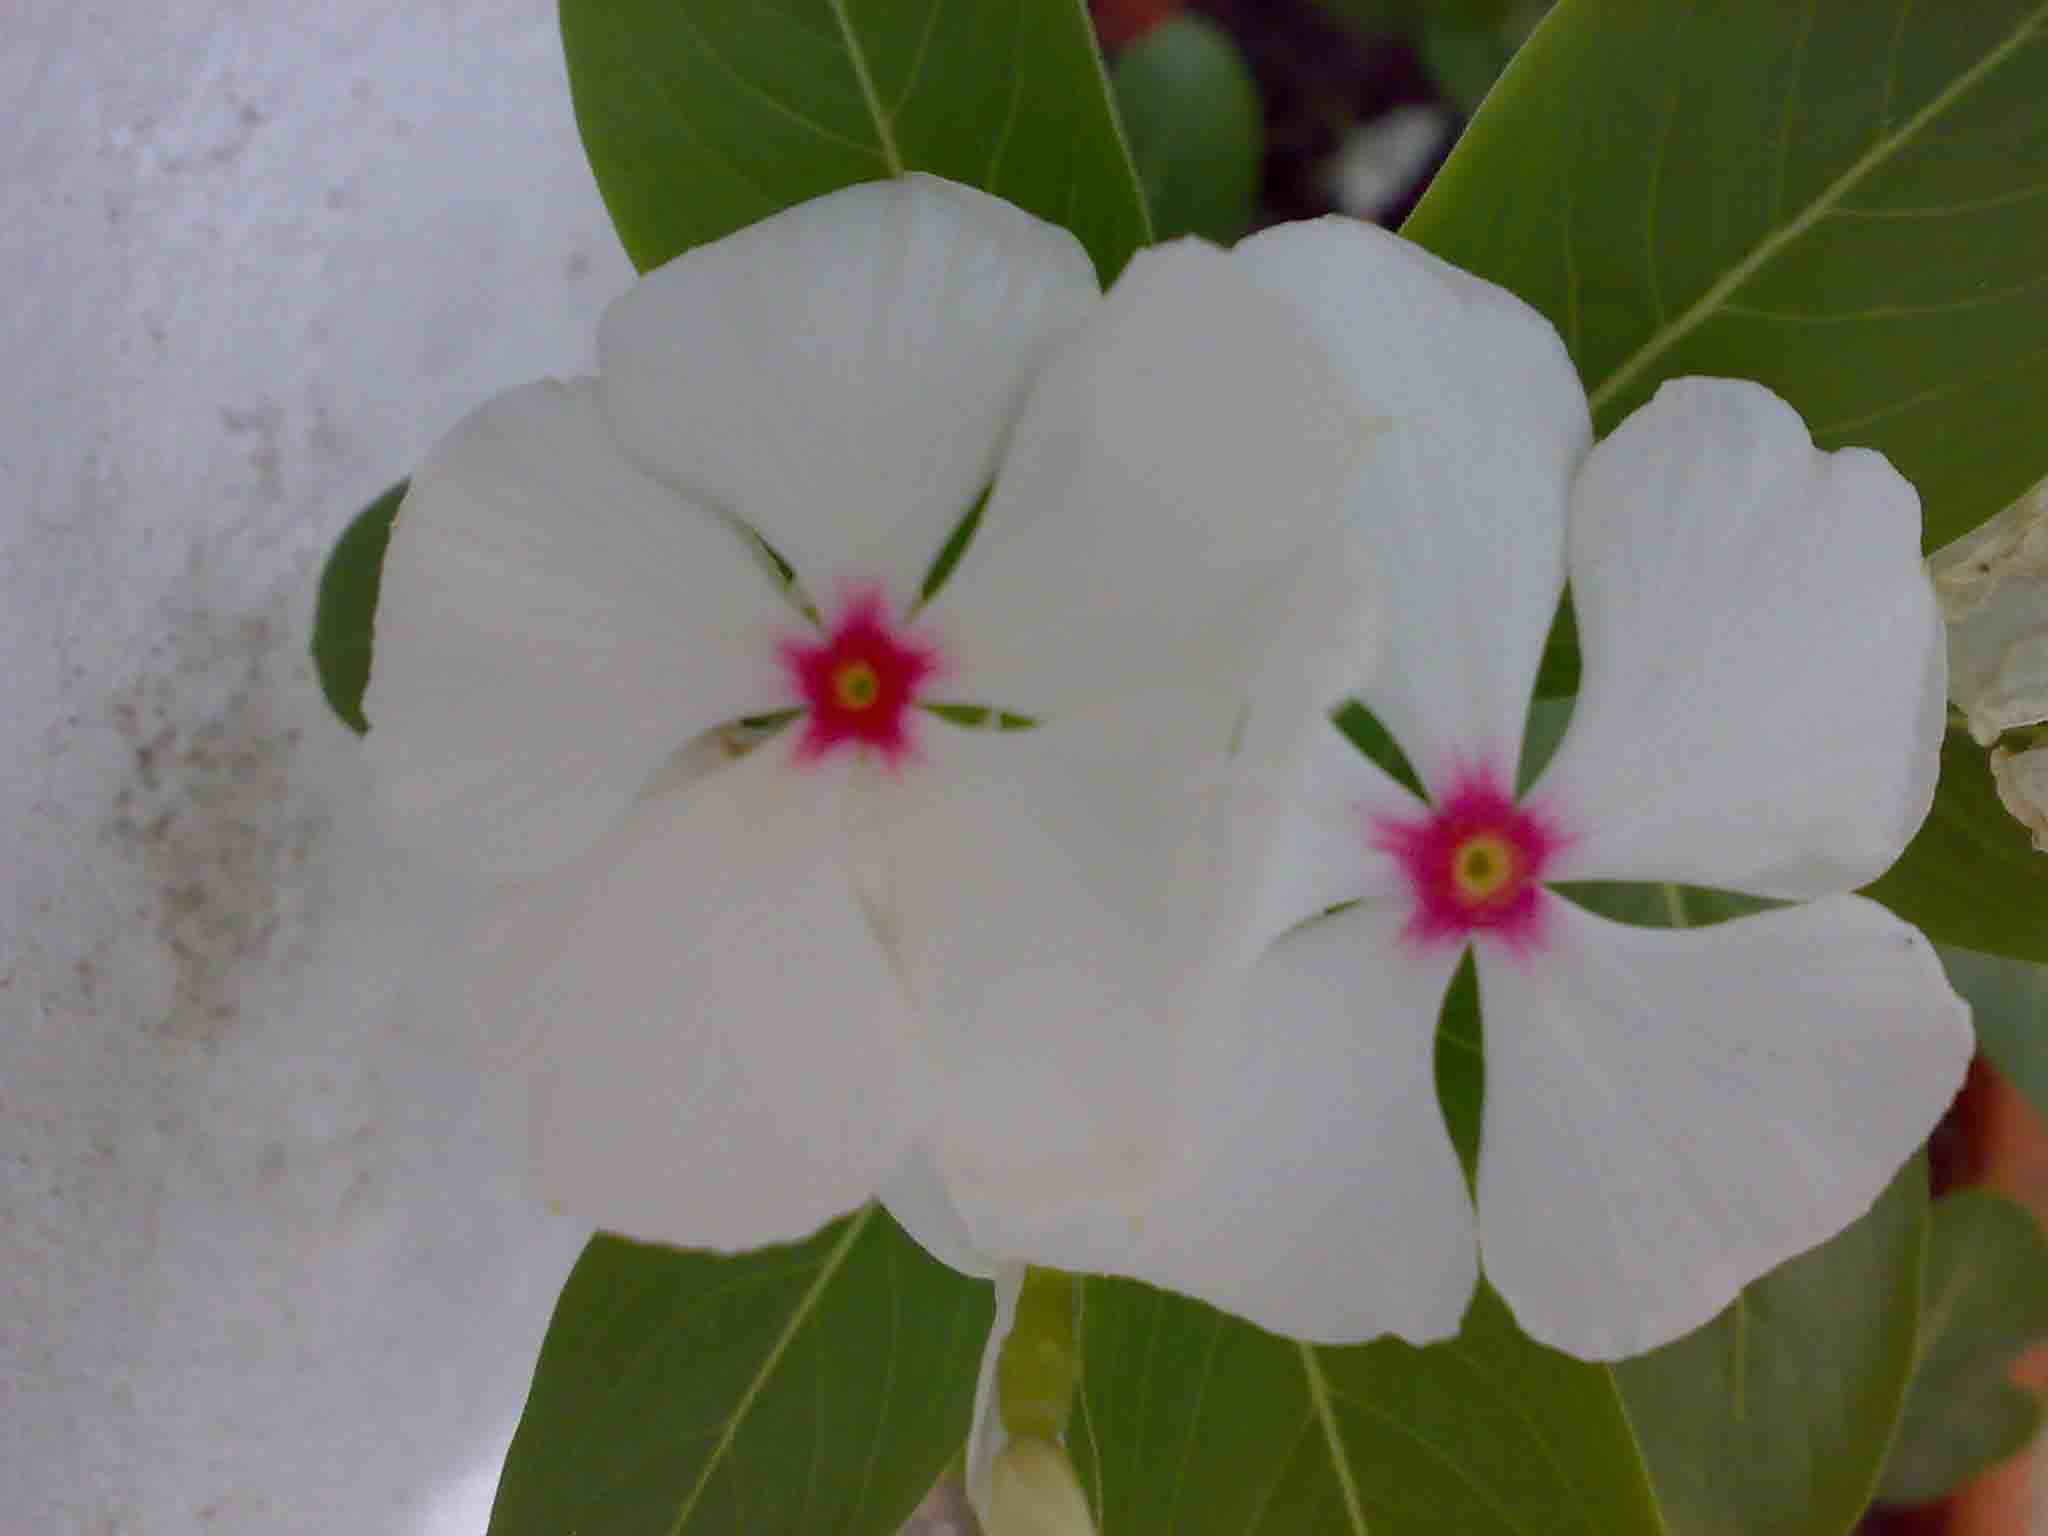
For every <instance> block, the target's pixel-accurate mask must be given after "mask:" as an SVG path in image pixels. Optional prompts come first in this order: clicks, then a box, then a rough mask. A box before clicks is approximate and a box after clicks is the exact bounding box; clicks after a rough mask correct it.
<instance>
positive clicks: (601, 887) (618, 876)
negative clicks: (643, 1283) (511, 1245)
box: [465, 740, 930, 1249]
mask: <svg viewBox="0 0 2048 1536" xmlns="http://www.w3.org/2000/svg"><path fill="white" fill-rule="evenodd" d="M789 752H790V746H789V743H788V742H787V741H786V740H782V741H776V742H771V743H769V744H768V745H766V746H764V747H762V748H760V749H758V750H757V751H755V752H754V753H753V754H751V755H750V756H748V757H745V758H742V759H741V760H740V761H738V762H736V763H734V764H732V765H731V766H729V767H726V768H723V769H721V770H719V771H718V772H717V773H714V774H712V775H711V776H710V777H708V778H706V779H703V780H701V781H699V782H698V783H696V784H694V785H693V786H692V787H691V788H690V789H689V790H688V791H687V792H686V793H684V794H680V795H676V796H671V797H667V798H664V799H662V800H658V801H652V802H649V803H647V804H645V805H643V806H641V807H640V808H639V809H637V810H636V811H635V812H634V814H633V815H632V817H631V818H630V819H629V820H628V821H627V822H626V823H625V824H624V825H622V826H621V827H619V828H618V829H617V830H615V831H614V832H613V833H612V834H610V835H609V836H608V837H607V838H606V839H605V840H604V841H603V842H602V843H601V844H600V845H599V846H598V847H597V848H596V849H594V850H593V851H592V852H591V853H590V854H589V855H588V856H587V857H586V858H585V859H583V860H581V861H579V862H578V863H577V864H576V865H575V866H573V867H572V868H570V869H567V870H564V871H561V872H559V873H558V874H556V875H555V876H553V877H551V879H550V880H548V881H545V882H542V883H541V884H540V885H539V886H538V887H536V893H535V895H534V896H533V897H532V898H530V899H531V900H532V901H533V902H534V904H535V905H534V917H535V918H536V919H542V920H546V921H551V922H553V923H555V924H557V925H559V931H557V932H555V933H553V934H552V935H550V934H548V933H546V932H544V931H540V925H539V923H538V922H532V923H528V924H527V925H526V935H527V939H528V942H527V943H525V944H524V945H515V944H509V943H505V942H502V941H501V942H499V943H498V944H497V945H496V946H495V950H494V952H491V953H488V954H486V955H483V956H480V957H479V958H480V959H482V960H484V961H485V962H487V963H485V964H482V965H479V966H477V967H476V968H474V969H473V971H472V972H471V974H470V975H469V977H468V978H467V986H466V989H465V990H466V997H467V1005H468V1008H469V1011H470V1013H471V1015H472V1017H473V1018H474V1019H475V1020H476V1021H478V1022H477V1025H476V1027H477V1028H479V1029H488V1030H491V1031H493V1032H495V1034H496V1036H497V1038H498V1039H499V1040H501V1041H502V1042H503V1045H504V1051H505V1060H506V1070H507V1071H510V1072H516V1073H519V1074H521V1075H522V1077H523V1079H524V1081H525V1082H526V1083H527V1085H528V1088H529V1091H530V1094H531V1115H532V1121H531V1133H532V1161H533V1176H534V1181H535V1184H536V1186H537V1188H538V1190H539V1192H540V1193H541V1194H542V1195H544V1196H546V1197H547V1198H550V1199H552V1200H555V1201H557V1202H559V1203H560V1205H561V1206H562V1208H563V1209H565V1210H567V1211H569V1212H571V1213H573V1214H575V1215H577V1216H580V1217H581V1218H583V1219H584V1220H586V1221H589V1222H591V1223H593V1224H594V1225H597V1226H600V1227H605V1228H607V1229H610V1230H613V1231H617V1232H623V1233H626V1234H628V1235H630V1236H633V1237H638V1238H644V1239H652V1240H658V1241H663V1242H670V1243H677V1244H687V1245H691V1246H703V1247H712V1248H727V1249H732V1248H747V1247H752V1246H755V1245H758V1244H760V1243H765V1242H774V1241H779V1240H784V1239H788V1238H792V1237H796V1236H800V1235H801V1234H803V1233H805V1232H807V1231H809V1230H811V1229H812V1228H814V1227H816V1226H817V1225H818V1224H819V1223H820V1222H822V1221H825V1220H826V1219H828V1218H830V1217H832V1216H835V1215H837V1214H839V1213H840V1212H842V1211H845V1210H848V1209H850V1208H851V1207H853V1206H855V1205H858V1204H860V1203H861V1202H862V1201H864V1200H866V1199H868V1198H869V1197H870V1196H872V1195H873V1194H874V1193H875V1192H876V1190H877V1189H878V1188H880V1186H881V1184H882V1183H883V1181H884V1180H885V1179H886V1178H887V1177H888V1176H889V1175H890V1174H891V1173H892V1172H893V1171H894V1170H895V1169H896V1168H898V1167H899V1166H900V1165H901V1164H902V1162H903V1160H904V1156H905V1154H906V1152H907V1151H908V1149H909V1147H910V1146H911V1145H912V1144H913V1143H914V1142H915V1141H916V1139H917V1138H918V1137H919V1136H920V1135H921V1134H922V1133H923V1131H924V1129H925V1126H926V1122H927V1114H928V1109H929V1104H930V1086H929V1081H928V1079H927V1078H926V1076H925V1074H924V1068H923V1063H922V1059H921V1057H920V1055H919V1053H918V1052H917V1050H916V1048H915V1044H914V1042H913V1040H912V1039H911V1035H910V1028H909V1023H908V1020H907V1017H906V1014H905V1009H904V1004H903V1001H902V997H901V993H900V991H899V989H898V985H897V982H896V978H895V976H894V975H893V973H892V972H891V970H890V967H889V963H888V959H887V957H886V955H885V954H884V952H883V950H882V948H881V945H880V944H879V943H878V942H877V940H876V938H875V935H874V933H873V931H872V929H871V927H870V925H869V921H868V918H867V916H866V913H865V910H864V908H863V904H862V902H861V900H860V898H859V896H858V894H857V892H856V890H855V887H854V883H853V880H852V876H851V874H850V873H849V869H848V863H847V859H846V835H845V827H844V815H845V797H844V794H843V792H840V786H839V785H838V784H836V783H835V782H834V781H833V780H832V779H831V778H830V777H828V776H824V775H819V774H815V773H811V774H806V773H802V772H800V771H798V770H795V769H793V768H792V767H791V766H790V764H789V762H788V756H789Z"/></svg>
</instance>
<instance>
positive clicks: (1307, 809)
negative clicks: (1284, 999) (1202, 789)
mask: <svg viewBox="0 0 2048 1536" xmlns="http://www.w3.org/2000/svg"><path fill="white" fill-rule="evenodd" d="M1266 782H1267V783H1268V784H1269V785H1271V786H1272V787H1273V789H1274V791H1275V793H1276V797H1277V798H1278V799H1279V801H1280V802H1281V808H1280V811H1279V814H1278V815H1276V816H1275V817H1273V819H1272V821H1271V823H1270V824H1269V825H1267V826H1265V827H1263V828H1261V829H1260V831H1261V835H1263V836H1265V837H1266V838H1267V839H1268V846H1267V849H1266V851H1265V856H1264V861H1263V862H1264V869H1265V877H1266V879H1267V881H1268V894H1267V897H1266V900H1265V903H1264V911H1263V913H1262V916H1261V917H1260V919H1259V920H1258V925H1257V929H1256V937H1257V938H1258V939H1260V940H1265V939H1270V938H1276V937H1278V936H1279V935H1280V934H1281V933H1284V932H1285V931H1286V930H1287V929H1289V928H1291V927H1293V926H1294V925H1295V924H1297V923H1300V922H1303V921H1305V920H1307V919H1309V918H1312V917H1314V916H1316V915H1317V914H1319V913H1322V912H1325V911H1327V910H1329V909H1330V908H1331V907H1334V906H1337V905H1339V904H1340V903H1343V902H1349V901H1359V900H1368V901H1376V900H1386V899H1389V898H1395V897H1399V896H1400V895H1402V894H1403V893H1404V892H1405V891H1406V889H1407V887H1406V883H1405V881H1404V879H1403V877H1402V874H1401V869H1400V866H1399V865H1398V864H1396V863H1395V862H1394V861H1393V860H1392V859H1390V858H1389V857H1387V855H1386V854H1384V853H1382V852H1380V851H1379V850H1377V849H1375V848H1374V847H1373V846H1372V828H1373V824H1374V822H1375V821H1376V820H1380V819H1389V820H1395V821H1412V820H1414V819H1415V818H1416V817H1417V816H1418V815H1421V814H1425V811H1424V807H1423V805H1422V802H1421V801H1419V800H1417V799H1416V798H1415V796H1414V795H1412V794H1411V793H1409V791H1408V790H1407V789H1406V788H1405V787H1404V786H1402V785H1400V784H1398V783H1396V782H1395V781H1394V779H1393V778H1392V777H1391V776H1390V775H1389V774H1388V773H1387V772H1386V771H1385V770H1384V769H1383V768H1381V767H1380V766H1379V764H1377V763H1375V762H1374V761H1373V760H1372V759H1371V758H1369V757H1367V756H1366V755H1365V754H1364V753H1363V752H1360V751H1359V750H1358V749H1357V748H1356V747H1355V746H1353V745H1352V744H1351V742H1350V741H1349V740H1348V739H1347V738H1346V737H1345V736H1344V733H1343V732H1341V731H1340V730H1338V729H1337V728H1336V726H1334V725H1332V724H1330V723H1329V722H1328V721H1322V720H1319V721H1317V722H1316V729H1314V730H1313V731H1310V732H1308V733H1307V734H1306V736H1305V738H1304V739H1303V741H1302V743H1301V746H1300V749H1299V751H1298V753H1297V754H1296V756H1295V757H1294V758H1293V759H1292V760H1291V761H1288V762H1283V763H1280V764H1277V765H1275V766H1274V767H1273V768H1271V769H1270V770H1268V772H1267V775H1266Z"/></svg>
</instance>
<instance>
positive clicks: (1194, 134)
mask: <svg viewBox="0 0 2048 1536" xmlns="http://www.w3.org/2000/svg"><path fill="white" fill-rule="evenodd" d="M1114 81H1115V85H1116V99H1117V106H1118V108H1119V110H1120V111H1121V112H1122V114H1123V121H1124V134H1125V136H1126V138H1127V139H1128V140H1129V142H1130V146H1131V158H1132V159H1133V160H1134V161H1135V162H1136V163H1137V167H1138V179H1139V181H1140V182H1141V183H1143V185H1144V188H1145V200H1146V202H1147V203H1148V204H1149V205H1150V207H1151V210H1152V232H1153V235H1154V236H1155V237H1156V238H1157V239H1160V240H1169V239H1172V238H1173V237H1174V236H1175V235H1201V236H1203V237H1204V238H1205V239H1209V240H1214V241H1217V242H1218V243H1219V244H1226V245H1227V244H1229V243H1230V242H1231V241H1233V240H1235V239H1237V237H1238V236H1240V235H1242V234H1243V233H1244V232H1245V231H1246V230H1247V229H1249V228H1250V227H1251V222H1252V211H1253V204H1254V201H1255V200H1256V198H1257V196H1258V190H1259V157H1260V155H1261V154H1262V153H1264V148H1265V137H1266V130H1265V122H1264V119H1263V116H1262V113H1261V109H1260V105H1259V88H1258V85H1257V84H1256V83H1255V82H1254V81H1253V79H1252V75H1251V70H1250V69H1248V68H1247V67H1246V65H1245V62H1244V56H1243V55H1242V54H1241V53H1239V52H1238V48H1237V44H1236V43H1235V42H1233V41H1232V40H1231V37H1230V34H1229V33H1228V32H1225V31H1224V30H1223V29H1222V28H1221V27H1219V26H1217V25H1216V24H1215V23H1214V22H1212V21H1207V20H1205V19H1204V18H1202V17H1200V16H1196V15H1194V14H1192V13H1187V12H1184V13H1182V14H1181V15H1179V16H1175V17H1172V18H1171V19H1169V20H1167V21H1164V22H1162V23H1160V24H1159V25H1158V26H1156V27H1154V28H1153V29H1152V30H1151V31H1149V32H1147V33H1146V34H1145V35H1144V36H1143V37H1140V38H1139V39H1138V40H1137V41H1136V42H1134V43H1132V44H1131V45H1130V46H1129V47H1128V48H1126V49H1124V51H1123V52H1122V54H1120V55H1119V56H1118V58H1117V61H1116V72H1115V76H1114Z"/></svg>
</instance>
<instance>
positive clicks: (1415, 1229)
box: [1098, 903, 1478, 1344]
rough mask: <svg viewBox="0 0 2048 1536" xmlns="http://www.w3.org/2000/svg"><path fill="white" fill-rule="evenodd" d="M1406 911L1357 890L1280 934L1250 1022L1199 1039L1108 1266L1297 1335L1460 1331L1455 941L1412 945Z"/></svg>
mask: <svg viewBox="0 0 2048 1536" xmlns="http://www.w3.org/2000/svg"><path fill="white" fill-rule="evenodd" d="M1404 916H1405V914H1404V913H1403V912H1402V911H1401V910H1400V909H1399V908H1398V907H1397V906H1394V905H1392V904H1387V903H1365V904H1362V905H1360V906H1357V907H1352V908H1350V909H1348V910H1346V911H1343V912H1340V913H1337V914H1335V915H1333V916H1330V917H1326V918H1323V919H1321V920H1319V921H1316V922H1313V923H1310V924H1308V925H1307V926H1306V927H1304V928H1302V929H1300V930H1298V931H1297V932H1294V933H1291V934H1289V935H1288V936H1287V937H1286V938H1284V939H1282V940H1281V941H1280V942H1279V943H1278V944H1277V945H1275V946H1274V948H1273V950H1272V951H1271V952H1270V954H1268V956H1267V957H1266V958H1265V960H1264V961H1262V962H1261V963H1260V965H1259V967H1258V968H1257V970H1256V971H1254V972H1253V974H1252V980H1251V990H1250V994H1249V1001H1248V1003H1247V1005H1246V1009H1245V1019H1246V1022H1247V1025H1248V1027H1247V1028H1246V1029H1244V1030H1242V1031H1234V1032H1232V1034H1231V1036H1229V1037H1225V1038H1219V1039H1217V1040H1214V1041H1210V1042H1207V1043H1206V1044H1207V1048H1206V1049H1203V1050H1199V1051H1195V1052H1191V1053H1190V1055H1189V1057H1188V1067H1187V1071H1186V1075H1185V1077H1184V1078H1183V1079H1182V1081H1181V1083H1180V1086H1179V1090H1178V1093H1177V1098H1178V1101H1179V1110H1180V1116H1181V1122H1180V1126H1179V1131H1180V1136H1179V1138H1178V1139H1179V1140H1180V1143H1181V1144H1180V1146H1179V1148H1178V1149H1177V1155H1176V1158H1175V1161H1174V1166H1173V1168H1172V1170H1171V1173H1170V1176H1169V1177H1168V1178H1167V1179H1166V1181H1165V1182H1164V1184H1163V1186H1162V1188H1161V1191H1160V1193H1159V1195H1158V1196H1157V1198H1156V1199H1155V1202H1154V1204H1153V1205H1152V1207H1151V1209H1150V1210H1149V1211H1148V1212H1147V1213H1146V1215H1145V1218H1144V1222H1143V1225H1142V1226H1141V1227H1140V1228H1139V1229H1138V1230H1137V1232H1136V1234H1135V1241H1134V1242H1133V1243H1131V1244H1130V1248H1131V1251H1130V1253H1129V1254H1128V1255H1102V1256H1100V1257H1099V1258H1098V1263H1099V1264H1101V1266H1102V1267H1105V1268H1111V1269H1117V1270H1120V1271H1124V1272H1130V1273H1136V1274H1138V1275H1139V1276H1141V1277H1142V1278H1144V1279H1146V1280H1149V1281H1151V1282H1153V1283H1154V1284H1158V1285H1165V1286H1170V1287H1171V1288H1173V1289H1175V1290H1179V1291H1186V1292H1188V1293H1189V1294H1191V1295H1194V1296H1199V1297H1201V1298H1202V1299H1203V1300H1205V1301H1209V1302H1212V1303H1214V1304H1215V1305H1217V1306H1220V1307H1224V1308H1226V1309H1228V1310H1229V1311H1232V1312H1235V1313H1238V1314H1240V1315H1241V1316H1244V1317H1248V1318H1250V1319H1251V1320H1252V1321H1253V1322H1255V1323H1258V1324H1260V1325H1261V1326H1262V1327H1266V1328H1270V1329H1272V1330H1274V1331H1275V1332H1278V1333H1282V1334H1286V1335H1289V1336H1291V1337H1296V1338H1306V1339H1312V1340H1316V1341H1321V1342H1329V1343H1352V1342H1355V1341H1357V1340H1360V1339H1367V1338H1371V1337H1373V1336H1375V1335H1377V1334H1380V1333H1395V1334H1398V1335H1400V1336H1401V1337H1402V1338H1405V1339H1408V1340H1409V1341H1411V1342H1413V1343H1416V1344H1425V1343H1428V1342H1429V1341H1431V1340H1433V1339H1440V1338H1446V1337H1449V1336H1450V1335H1452V1334H1454V1333H1456V1332H1457V1330H1458V1323H1459V1320H1460V1318H1461V1317H1462V1316H1463V1314H1464V1311H1465V1305H1466V1303H1467V1301H1469V1300H1470V1298H1471V1294H1472V1286H1473V1283H1474V1281H1475V1279H1476V1278H1477V1275H1478V1253H1477V1248H1476V1245H1475V1243H1474V1240H1473V1223H1472V1207H1471V1203H1470V1201H1469V1200H1468V1198H1467V1196H1466V1191H1465V1180H1464V1174H1463V1173H1462V1171H1461V1170H1460V1169H1459V1167H1458V1159H1457V1155H1456V1153H1455V1152H1453V1151H1452V1149H1451V1142H1450V1138H1449V1136H1448V1134H1447V1133H1446V1132H1445V1129H1444V1124H1443V1118H1442V1115H1441V1113H1440V1112H1439V1110H1438V1108H1437V1098H1436V1077H1435V1051H1434V1046H1435V1041H1436V1021H1437V1014H1438V1012H1439V1011H1440V1009H1441V1008H1442V1006H1443V998H1444V991H1445V988H1446V987H1447V986H1448V984H1449V982H1450V978H1451V973H1452V971H1453V970H1454V969H1455V968H1456V966H1457V964H1458V956H1459V952H1458V951H1457V949H1455V948H1454V947H1451V946H1448V945H1444V946H1437V947H1435V948H1433V949H1429V950H1417V949H1415V948H1413V947H1412V946H1410V945H1408V944H1406V943H1404V942H1403V940H1402V939H1401V937H1400V929H1401V925H1402V922H1403V920H1404Z"/></svg>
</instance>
